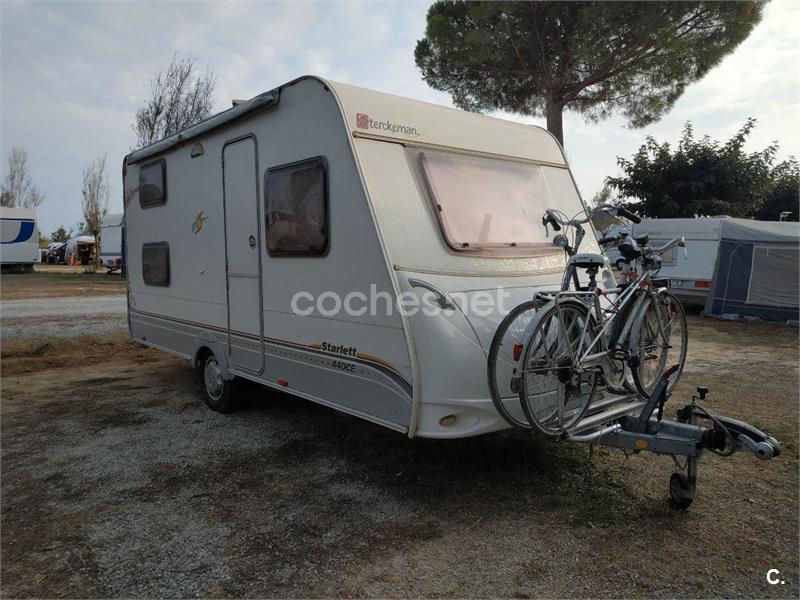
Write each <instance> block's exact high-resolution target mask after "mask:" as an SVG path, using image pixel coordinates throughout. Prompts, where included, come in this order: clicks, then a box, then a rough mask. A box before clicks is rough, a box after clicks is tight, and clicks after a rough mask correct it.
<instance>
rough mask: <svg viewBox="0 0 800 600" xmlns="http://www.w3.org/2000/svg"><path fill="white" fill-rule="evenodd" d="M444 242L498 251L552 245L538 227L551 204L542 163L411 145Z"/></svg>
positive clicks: (537, 250) (544, 249) (534, 250)
mask: <svg viewBox="0 0 800 600" xmlns="http://www.w3.org/2000/svg"><path fill="white" fill-rule="evenodd" d="M412 158H413V159H415V160H417V161H418V164H419V167H420V170H421V171H422V174H423V176H424V179H425V182H426V183H427V187H428V192H429V193H430V196H431V199H432V201H433V202H434V205H435V210H436V213H437V215H438V217H439V224H440V226H441V229H442V232H443V234H444V237H445V239H446V240H447V243H448V244H449V245H450V246H451V247H452V248H454V249H456V250H462V251H471V250H472V251H481V250H483V251H486V252H489V253H494V254H500V255H519V254H521V253H524V254H527V255H537V254H545V253H550V252H552V251H554V247H553V245H552V243H551V241H550V240H548V239H547V238H546V235H545V229H544V227H542V215H543V214H544V211H545V210H546V209H547V208H553V207H555V206H556V204H555V203H554V201H553V198H552V194H551V191H550V187H549V186H548V182H547V176H546V173H545V167H542V166H540V165H533V164H527V163H519V162H513V161H509V160H500V159H494V158H485V157H482V156H472V155H468V154H456V153H452V152H439V151H435V150H415V151H412Z"/></svg>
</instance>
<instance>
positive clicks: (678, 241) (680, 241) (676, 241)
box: [653, 235, 686, 256]
mask: <svg viewBox="0 0 800 600" xmlns="http://www.w3.org/2000/svg"><path fill="white" fill-rule="evenodd" d="M675 246H679V247H681V248H685V247H686V240H685V239H684V237H683V236H682V235H681V236H678V237H676V238H673V239H671V240H670V241H668V242H667V243H666V244H664V245H663V246H661V247H660V248H653V252H654V253H655V254H658V255H659V256H660V255H662V254H664V253H665V252H667V251H668V250H671V249H672V248H674V247H675Z"/></svg>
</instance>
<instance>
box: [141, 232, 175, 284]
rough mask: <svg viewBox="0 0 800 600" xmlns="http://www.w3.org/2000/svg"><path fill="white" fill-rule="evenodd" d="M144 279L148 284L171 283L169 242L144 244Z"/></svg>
mask: <svg viewBox="0 0 800 600" xmlns="http://www.w3.org/2000/svg"><path fill="white" fill-rule="evenodd" d="M142 279H143V280H144V282H145V283H146V284H147V285H160V286H167V285H169V244H168V243H167V242H150V243H147V244H142Z"/></svg>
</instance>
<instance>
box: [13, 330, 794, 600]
mask: <svg viewBox="0 0 800 600" xmlns="http://www.w3.org/2000/svg"><path fill="white" fill-rule="evenodd" d="M37 318H38V317H37ZM120 320H121V319H120ZM689 331H690V339H691V342H690V355H689V361H690V363H689V364H690V365H691V368H688V369H687V371H686V374H685V379H684V381H683V382H682V383H681V384H680V385H679V388H678V390H677V392H676V396H678V397H680V398H686V399H688V397H689V395H690V393H691V391H692V389H693V388H694V386H696V385H701V384H706V385H708V386H709V387H710V388H711V394H710V396H709V402H708V405H709V407H710V408H711V409H712V410H716V411H719V412H721V413H724V414H728V415H731V416H736V417H739V418H743V419H745V420H749V421H751V422H754V424H756V425H758V426H759V427H762V428H764V429H766V430H768V431H769V432H770V433H772V434H773V435H775V436H776V437H777V438H778V439H780V440H781V442H783V444H784V450H785V452H784V454H783V455H782V456H781V457H779V458H777V459H775V460H773V461H770V462H760V461H757V460H756V459H754V458H753V457H751V456H749V455H737V456H734V457H732V458H728V459H722V458H718V457H716V456H707V457H704V459H703V461H702V462H701V465H700V479H699V492H698V498H697V499H696V501H695V503H694V505H693V506H692V508H691V509H690V511H688V512H686V513H678V512H674V511H672V510H670V509H669V507H668V503H667V500H666V483H667V480H668V477H669V475H670V473H671V471H672V466H671V463H670V460H669V459H668V458H665V457H655V456H652V455H647V454H642V455H639V456H635V457H630V458H629V459H626V458H625V457H624V456H622V455H621V454H620V453H619V452H611V451H595V453H594V458H593V459H589V457H588V452H587V449H586V448H585V447H582V446H573V445H569V444H553V443H546V442H542V441H538V440H535V439H532V438H530V437H528V436H525V435H519V434H515V433H503V434H495V435H486V436H481V437H478V438H472V439H466V440H455V441H446V442H445V441H433V440H408V439H406V438H404V437H403V436H401V435H399V434H397V433H394V432H391V431H388V430H385V429H383V428H380V427H378V426H374V425H372V424H369V423H366V422H364V421H361V420H359V419H356V418H351V417H348V416H346V415H343V414H340V413H337V412H335V411H333V410H330V409H327V408H324V407H320V406H317V405H314V404H312V403H309V402H306V401H303V400H298V399H295V398H292V397H290V396H287V395H283V394H277V393H273V392H269V391H267V390H265V389H263V388H260V387H258V386H251V385H246V386H243V387H242V388H241V389H240V390H239V395H240V397H241V398H242V400H243V402H242V407H241V410H239V411H238V412H236V413H233V414H231V415H219V414H216V413H213V412H211V411H209V410H207V409H206V408H205V407H204V405H203V404H202V402H201V400H200V394H199V387H198V384H197V376H196V374H195V373H194V372H193V371H192V370H191V368H190V367H189V365H188V364H187V363H186V362H185V361H181V360H178V359H175V358H171V357H168V356H165V355H164V354H162V353H159V352H157V351H154V350H149V349H144V348H141V347H137V346H135V345H133V344H131V343H130V342H129V341H127V340H126V339H125V337H124V336H123V335H105V334H104V335H102V336H96V337H94V338H91V339H88V340H87V339H86V338H80V339H73V340H66V341H62V342H58V343H57V344H50V342H48V341H41V340H37V341H33V342H31V341H12V342H4V344H3V348H2V363H1V365H0V366H2V388H3V389H2V404H1V405H0V408H1V409H2V415H1V416H2V440H1V441H2V475H3V479H2V486H1V490H0V491H2V534H3V535H2V539H1V540H0V544H1V545H2V548H1V549H2V553H1V554H0V560H1V561H2V573H3V586H2V588H3V589H2V594H3V596H5V597H154V596H159V597H191V596H211V597H219V596H225V597H265V596H268V597H332V596H333V597H367V596H369V597H386V596H393V597H442V596H447V597H452V596H457V597H465V596H470V597H472V596H482V597H499V596H502V597H512V596H513V597H518V598H529V597H542V596H543V597H567V596H578V597H609V596H610V597H664V598H669V597H779V598H784V597H797V596H798V594H800V584H799V583H798V579H799V577H800V575H799V574H798V571H799V570H800V566H799V565H798V546H797V544H798V534H799V533H800V530H799V529H798V485H799V483H800V482H799V481H798V441H797V440H798V387H799V386H798V335H797V330H796V329H791V328H787V327H784V326H778V325H771V324H764V323H720V322H716V321H710V320H707V319H702V318H699V317H692V318H691V319H690V323H689ZM73 348H80V349H81V350H82V352H84V355H83V357H82V360H81V362H80V366H77V367H76V366H73V365H72V364H71V361H70V359H69V355H70V351H71V350H72V349H73ZM734 357H735V359H734ZM676 405H677V402H676V403H675V404H673V405H672V406H671V407H670V412H674V410H675V408H676ZM770 568H776V569H779V570H780V571H781V574H782V577H783V580H784V581H785V583H784V584H783V585H780V584H779V585H777V586H770V585H768V584H767V583H766V582H765V580H764V575H765V573H766V571H767V569H770Z"/></svg>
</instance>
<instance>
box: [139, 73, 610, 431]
mask: <svg viewBox="0 0 800 600" xmlns="http://www.w3.org/2000/svg"><path fill="white" fill-rule="evenodd" d="M123 180H124V181H123V186H124V189H125V190H126V191H127V192H126V197H128V198H129V200H128V202H127V203H126V206H125V228H126V230H125V236H126V240H125V247H126V261H127V266H128V292H129V293H128V300H129V306H128V308H129V322H130V331H131V335H132V337H133V339H134V340H136V341H139V342H141V343H143V344H147V345H150V346H153V347H156V348H160V349H162V350H165V351H168V352H171V353H173V354H176V355H178V356H181V357H184V358H186V359H189V360H191V361H192V364H193V365H194V366H196V367H198V368H199V370H200V373H201V375H202V381H203V385H204V393H205V397H206V402H207V403H208V404H209V406H210V407H212V408H214V409H216V410H221V411H225V410H228V409H229V408H230V407H231V401H232V399H233V397H234V394H235V391H234V390H235V388H234V385H233V384H234V383H235V378H242V379H249V380H252V381H256V382H259V383H261V384H264V385H265V386H269V387H273V388H276V389H281V390H286V391H289V392H291V393H293V394H295V395H296V396H299V397H302V398H306V399H308V400H312V401H315V402H319V403H321V404H324V405H327V406H331V407H334V408H337V409H339V410H341V411H344V412H347V413H350V414H353V415H357V416H359V417H362V418H364V419H368V420H370V421H373V422H375V423H379V424H381V425H384V426H386V427H389V428H392V429H395V430H397V431H400V432H403V433H405V434H406V435H408V436H411V437H413V436H422V437H430V438H455V437H464V436H470V435H477V434H481V433H485V432H489V431H494V430H498V429H503V428H506V427H507V424H506V423H505V421H503V419H502V418H501V417H500V415H499V414H498V413H497V411H496V410H495V408H494V406H493V405H492V401H491V399H490V394H489V389H488V385H487V377H486V367H487V360H486V355H487V352H488V350H489V346H490V343H491V340H492V335H493V334H494V332H495V329H496V326H497V324H498V323H499V321H500V319H501V318H502V316H503V314H504V313H507V312H508V311H509V310H510V309H511V308H512V307H514V306H516V305H517V304H519V303H521V302H523V301H525V300H528V299H530V298H531V297H532V296H533V294H534V292H535V291H536V290H539V289H545V288H549V289H552V288H554V287H558V286H559V285H560V280H561V276H562V273H563V271H564V258H563V251H562V250H561V249H560V248H556V247H554V246H553V245H552V241H551V240H550V239H548V238H547V237H546V233H545V229H544V228H543V227H542V221H541V218H542V215H543V213H544V211H545V209H546V208H558V209H560V210H562V211H564V212H565V213H566V214H569V215H573V214H575V213H577V212H578V211H579V210H581V209H582V208H583V207H584V205H583V202H582V200H581V198H580V196H579V194H578V190H577V189H576V186H575V183H574V180H573V178H572V175H571V173H570V170H569V167H568V165H567V161H566V158H565V157H564V153H563V152H562V149H561V147H560V146H559V144H558V143H557V142H556V141H555V139H554V138H553V137H552V136H551V135H550V134H549V133H548V132H547V131H546V130H544V129H542V128H539V127H534V126H530V125H523V124H519V123H514V122H510V121H506V120H501V119H496V118H490V117H486V116H481V115H477V114H473V113H468V112H463V111H459V110H453V109H450V108H446V107H443V106H437V105H433V104H427V103H424V102H418V101H415V100H409V99H406V98H401V97H397V96H392V95H388V94H384V93H379V92H375V91H370V90H366V89H362V88H357V87H352V86H349V85H343V84H339V83H334V82H328V81H324V80H322V79H320V78H317V77H303V78H300V79H297V80H295V81H292V82H290V83H288V84H286V85H283V86H281V87H279V88H276V89H274V90H272V91H269V92H266V93H263V94H261V95H259V96H256V97H255V98H253V99H251V100H249V101H247V102H243V103H241V104H239V105H237V106H235V107H233V108H231V109H229V110H227V111H225V112H222V113H220V114H218V115H216V116H213V117H211V118H210V119H208V120H206V121H203V122H201V123H199V124H197V125H194V126H192V127H190V128H188V129H186V130H185V131H183V132H181V133H179V134H176V135H173V136H171V137H169V138H166V139H164V140H162V141H160V142H157V143H155V144H153V145H151V146H148V147H146V148H144V149H142V150H138V151H136V152H133V153H131V154H129V155H128V156H127V157H126V158H125V162H124V167H123ZM586 243H587V244H588V246H586V247H585V248H584V250H585V251H590V252H599V248H598V247H597V245H596V243H595V242H594V240H592V239H588V240H587V242H586ZM499 287H502V288H503V289H502V290H499V289H498V288H499ZM498 299H500V300H502V304H499V307H498V302H497V301H498ZM397 304H403V305H404V306H405V307H406V308H408V307H409V306H411V307H412V309H411V310H405V311H401V310H397ZM417 304H419V309H420V310H417V311H415V310H413V306H415V305H417ZM514 404H515V405H516V406H514V407H511V406H510V407H509V408H510V410H512V412H513V411H515V410H516V409H517V408H518V405H519V403H514ZM520 414H521V412H520Z"/></svg>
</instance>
